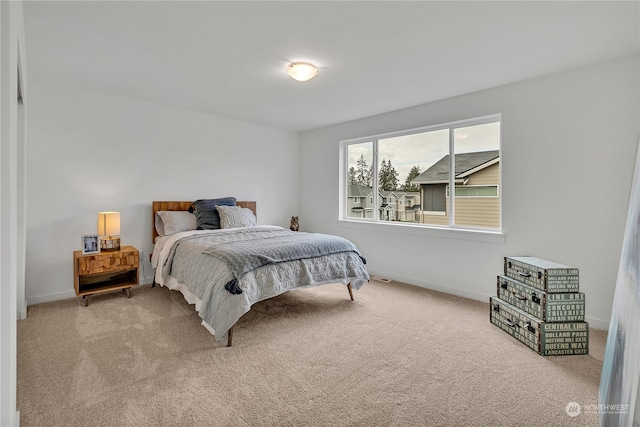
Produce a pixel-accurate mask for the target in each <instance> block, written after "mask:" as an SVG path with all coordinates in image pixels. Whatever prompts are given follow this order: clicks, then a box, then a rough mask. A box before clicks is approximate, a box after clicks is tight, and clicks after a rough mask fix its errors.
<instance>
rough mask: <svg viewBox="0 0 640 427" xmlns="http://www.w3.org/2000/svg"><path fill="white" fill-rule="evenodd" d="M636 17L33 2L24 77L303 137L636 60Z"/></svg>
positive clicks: (524, 6)
mask: <svg viewBox="0 0 640 427" xmlns="http://www.w3.org/2000/svg"><path fill="white" fill-rule="evenodd" d="M639 6H640V3H639V2H637V1H631V2H613V1H605V2H591V1H587V2H582V1H569V2H504V1H498V2H483V1H471V2H451V1H449V2H435V1H412V2H399V1H389V2H383V1H374V2H363V1H356V2H338V1H319V2H311V1H288V2H271V1H257V2H247V1H229V2H222V1H196V2H187V1H140V2H109V1H107V2H98V1H84V2H80V1H76V2H59V1H44V2H39V1H25V3H24V14H25V32H26V51H27V64H28V78H29V79H30V81H38V80H47V81H50V82H56V83H61V84H72V85H78V86H82V87H87V88H92V89H98V90H104V91H108V92H113V93H117V94H122V95H126V96H133V97H137V98H142V99H146V100H149V101H154V102H159V103H163V104H169V105H174V106H178V107H184V108H188V109H193V110H197V111H202V112H207V113H212V114H216V115H221V116H226V117H231V118H236V119H241V120H247V121H251V122H255V123H261V124H265V125H270V126H275V127H279V128H283V129H290V130H295V131H304V130H309V129H314V128H319V127H322V126H327V125H331V124H335V123H340V122H344V121H349V120H353V119H358V118H361V117H367V116H371V115H375V114H380V113H385V112H388V111H393V110H397V109H401V108H405V107H410V106H414V105H419V104H423V103H427V102H431V101H435V100H438V99H444V98H449V97H452V96H456V95H461V94H465V93H469V92H474V91H478V90H482V89H486V88H490V87H495V86H499V85H503V84H507V83H511V82H516V81H520V80H524V79H529V78H532V77H536V76H540V75H545V74H551V73H555V72H559V71H563V70H568V69H571V68H575V67H580V66H584V65H588V64H592V63H597V62H601V61H606V60H609V59H614V58H618V57H623V56H629V55H637V54H638V53H639V52H640V48H639V46H640V40H639V29H638V27H639V13H640V12H639V11H640V8H639ZM296 60H305V61H309V62H312V63H314V64H316V65H317V66H318V67H320V72H319V74H318V76H317V77H316V78H315V79H313V80H311V81H309V82H305V83H301V82H297V81H294V80H292V79H291V78H290V77H289V76H287V74H286V68H287V65H288V64H289V62H290V61H296ZM30 96H37V93H30Z"/></svg>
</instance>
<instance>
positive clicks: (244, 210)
mask: <svg viewBox="0 0 640 427" xmlns="http://www.w3.org/2000/svg"><path fill="white" fill-rule="evenodd" d="M240 210H241V211H242V213H243V214H244V216H245V217H246V218H247V221H248V222H249V227H255V226H256V225H257V223H258V219H257V218H256V215H255V214H254V213H253V211H252V210H251V209H249V208H240Z"/></svg>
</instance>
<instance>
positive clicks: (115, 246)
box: [100, 237, 120, 252]
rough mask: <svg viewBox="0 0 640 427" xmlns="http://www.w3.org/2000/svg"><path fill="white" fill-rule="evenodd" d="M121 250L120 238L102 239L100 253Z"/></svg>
mask: <svg viewBox="0 0 640 427" xmlns="http://www.w3.org/2000/svg"><path fill="white" fill-rule="evenodd" d="M119 250H120V238H119V237H103V238H101V239H100V252H114V251H119Z"/></svg>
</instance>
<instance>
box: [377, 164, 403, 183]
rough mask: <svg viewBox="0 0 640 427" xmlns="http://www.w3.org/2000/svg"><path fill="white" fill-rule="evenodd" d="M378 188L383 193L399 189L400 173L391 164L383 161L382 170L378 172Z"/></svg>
mask: <svg viewBox="0 0 640 427" xmlns="http://www.w3.org/2000/svg"><path fill="white" fill-rule="evenodd" d="M378 187H379V188H380V190H383V191H394V190H397V189H398V172H396V168H394V167H393V165H392V164H391V160H389V161H388V162H387V161H386V160H385V159H382V163H381V164H380V170H379V171H378Z"/></svg>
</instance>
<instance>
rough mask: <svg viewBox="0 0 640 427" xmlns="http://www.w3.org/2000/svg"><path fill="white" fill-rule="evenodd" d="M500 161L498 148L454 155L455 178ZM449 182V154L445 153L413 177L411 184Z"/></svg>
mask: <svg viewBox="0 0 640 427" xmlns="http://www.w3.org/2000/svg"><path fill="white" fill-rule="evenodd" d="M498 161H500V150H491V151H476V152H473V153H461V154H456V156H455V162H456V164H455V171H456V180H462V179H463V178H466V177H467V176H469V175H470V174H471V173H474V172H477V171H479V170H482V169H484V168H486V167H488V166H491V165H492V164H495V163H497V162H498ZM448 182H449V155H448V154H447V155H446V156H444V157H443V158H441V159H440V160H438V161H437V162H436V163H434V164H433V165H432V166H431V167H430V168H429V169H427V170H425V171H424V172H422V173H421V174H420V175H418V176H417V177H415V178H414V179H413V180H412V181H411V183H412V184H437V183H443V184H444V183H448Z"/></svg>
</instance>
